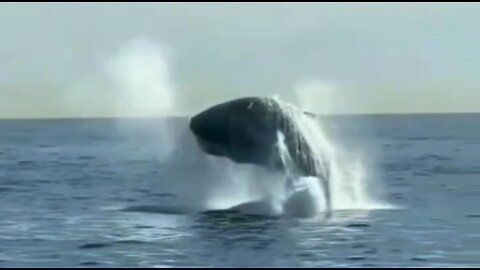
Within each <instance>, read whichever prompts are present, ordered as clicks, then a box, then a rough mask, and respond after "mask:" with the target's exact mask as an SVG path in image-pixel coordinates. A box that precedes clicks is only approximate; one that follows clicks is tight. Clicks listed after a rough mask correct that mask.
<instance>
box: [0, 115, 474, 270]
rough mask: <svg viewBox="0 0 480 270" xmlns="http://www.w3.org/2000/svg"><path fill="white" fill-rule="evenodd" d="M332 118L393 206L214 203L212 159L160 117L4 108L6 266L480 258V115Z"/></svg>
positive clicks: (460, 262) (1, 247) (1, 210)
mask: <svg viewBox="0 0 480 270" xmlns="http://www.w3.org/2000/svg"><path fill="white" fill-rule="evenodd" d="M185 120H186V119H183V118H172V119H169V121H170V122H169V123H172V125H178V126H182V125H184V123H185ZM162 121H163V120H162ZM325 121H326V122H328V124H327V125H328V126H329V129H330V130H334V132H332V134H335V136H337V138H341V139H338V142H337V143H339V144H341V143H342V142H345V145H347V144H349V143H352V144H355V145H357V146H360V148H358V149H362V150H361V151H362V153H363V157H365V158H369V157H371V164H373V165H372V166H371V167H367V168H372V173H371V174H369V172H368V171H367V178H368V177H369V176H370V175H371V177H372V178H375V182H373V183H375V186H373V187H370V188H371V189H377V190H381V194H380V195H381V200H382V203H384V204H385V205H390V206H392V207H385V208H381V207H380V208H370V209H369V208H366V209H362V207H358V209H337V210H334V211H333V212H332V213H331V214H330V215H328V216H325V215H321V214H319V215H317V216H313V217H295V216H290V215H270V214H265V215H263V214H258V213H256V214H252V213H248V212H242V211H237V210H235V209H224V210H222V209H209V204H207V203H205V202H206V201H209V200H208V199H209V196H216V195H214V194H213V193H211V192H209V191H210V190H211V188H212V187H217V186H216V185H217V183H216V182H215V181H206V180H198V181H197V180H196V179H197V178H198V179H200V178H202V177H203V176H202V174H205V172H206V171H207V170H208V169H209V168H208V166H207V165H206V164H207V163H206V161H205V160H206V159H205V157H201V156H200V154H199V153H198V152H195V151H193V149H192V151H190V149H191V148H192V147H194V146H193V145H192V142H191V141H188V138H187V137H188V132H187V133H173V134H170V135H171V137H170V139H172V137H173V138H174V139H175V141H176V144H177V145H180V146H182V147H181V149H180V150H179V149H177V148H178V147H174V148H172V147H171V145H168V144H166V143H165V142H167V141H168V140H166V139H165V137H162V136H163V135H162V134H161V133H160V131H159V129H158V127H159V124H160V120H159V119H123V120H118V119H50V120H48V119H46V120H41V119H38V120H0V205H1V207H0V267H394V266H396V267H413V266H418V267H454V266H456V267H467V266H468V267H473V266H480V248H479V247H480V180H479V176H480V163H479V156H478V154H479V153H480V114H418V115H414V114H411V115H371V116H367V115H364V116H337V117H330V118H328V119H327V120H325ZM178 130H180V128H179V129H178ZM167 139H168V138H167ZM347 142H348V143H347ZM346 149H347V154H348V149H353V148H349V147H346ZM356 149H357V148H356ZM167 150H168V151H167ZM178 151H180V152H181V153H180V154H178V153H177V152H178ZM167 152H168V153H169V155H170V153H172V152H175V153H177V154H178V155H176V157H177V158H176V159H173V160H172V159H166V158H165V153H167ZM186 160H187V161H186ZM208 162H212V160H210V159H209V161H208ZM213 162H215V160H214V161H213ZM369 166H370V165H369ZM347 169H348V168H347ZM225 177H226V178H228V174H227V176H224V178H225ZM226 181H228V179H226ZM235 187H238V185H237V186H235ZM220 190H221V191H222V192H219V193H222V195H225V198H227V197H228V198H230V197H235V196H236V194H237V193H238V192H240V190H239V189H237V188H233V186H232V188H228V186H227V187H226V188H225V187H223V188H222V189H220ZM365 192H368V191H365ZM225 193H228V194H225ZM181 196H183V197H182V198H180V197H181ZM334 196H335V195H334ZM179 201H182V202H183V203H184V204H183V205H185V203H190V204H189V205H190V206H192V207H193V206H198V207H197V210H198V209H202V211H192V209H188V210H187V209H185V208H184V207H183V206H182V207H180V206H179ZM193 208H195V207H193Z"/></svg>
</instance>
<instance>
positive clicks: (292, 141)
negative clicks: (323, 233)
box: [189, 97, 330, 210]
mask: <svg viewBox="0 0 480 270" xmlns="http://www.w3.org/2000/svg"><path fill="white" fill-rule="evenodd" d="M294 113H302V114H304V115H305V116H306V117H314V115H313V114H311V113H308V112H303V111H301V110H300V109H299V108H297V107H294V106H293V105H290V104H288V105H287V104H284V103H282V102H280V101H277V100H275V99H272V98H266V97H244V98H239V99H235V100H230V101H227V102H223V103H220V104H217V105H214V106H212V107H210V108H208V109H206V110H204V111H202V112H200V113H198V114H197V115H194V116H193V117H191V118H190V123H189V127H190V130H191V131H192V133H193V134H194V135H195V137H196V140H197V142H198V144H199V145H200V147H201V148H202V150H203V151H204V152H205V153H207V154H209V155H213V156H219V157H225V158H228V159H230V160H232V161H234V162H236V163H248V164H255V165H259V166H263V167H265V168H267V169H271V170H286V166H287V165H289V166H290V167H292V166H291V165H293V169H294V172H295V175H297V176H307V177H308V176H314V177H318V178H319V179H320V181H321V182H322V185H323V189H324V193H325V194H324V195H325V200H326V203H327V210H329V209H330V187H329V186H330V185H329V183H328V171H325V170H326V168H328V166H324V164H319V162H318V158H316V157H315V156H314V151H313V149H312V146H311V145H309V144H308V142H307V140H306V138H305V135H304V134H302V132H301V131H300V129H299V128H298V123H296V122H295V117H293V114H294ZM279 132H281V134H282V135H283V138H284V144H285V145H286V147H287V150H288V154H289V156H290V158H291V163H292V164H285V161H284V160H282V157H281V155H280V151H279V149H278V133H279ZM290 169H291V168H290Z"/></svg>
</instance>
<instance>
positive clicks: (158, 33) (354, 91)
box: [0, 3, 480, 118]
mask: <svg viewBox="0 0 480 270" xmlns="http://www.w3.org/2000/svg"><path fill="white" fill-rule="evenodd" d="M479 25H480V4H476V3H469V4H466V3H465V4H457V3H452V4H445V3H426V4H418V3H409V4H392V3H388V4H377V3H372V4H365V3H361V4H353V3H350V4H347V3H323V4H319V3H317V4H313V3H304V4H294V3H291V4H287V3H276V4H267V3H245V4H240V3H228V4H227V3H225V4H205V3H203V4H192V3H170V4H168V3H130V4H128V3H76V4H75V3H51V4H47V3H35V4H31V3H30V4H26V3H15V4H5V3H1V4H0V37H1V39H0V40H1V42H0V118H2V117H75V116H79V117H85V116H111V115H117V114H119V112H118V110H116V109H114V107H115V105H114V104H113V103H115V102H114V100H117V99H116V98H117V97H116V95H117V93H116V92H115V91H112V89H109V90H106V89H107V88H109V87H112V86H111V85H110V86H109V87H107V86H106V85H107V84H106V83H105V82H106V81H108V80H109V79H108V78H106V77H108V76H106V75H105V72H102V64H101V63H104V62H105V61H107V60H108V59H110V60H108V61H114V60H112V59H116V58H115V57H116V56H118V55H119V54H121V53H120V52H119V50H120V51H121V50H122V49H121V48H123V47H125V46H128V44H129V43H131V42H132V40H135V39H137V38H139V37H140V38H142V39H144V40H149V42H150V43H154V44H158V46H159V47H161V48H164V49H165V50H164V51H163V52H164V53H165V54H166V55H167V56H168V58H167V59H168V63H169V67H168V71H165V70H164V71H161V72H164V73H165V72H167V73H168V74H169V75H168V74H167V75H168V76H167V77H169V78H170V79H168V80H170V84H171V86H170V88H171V89H174V90H171V91H174V92H175V96H176V97H177V99H178V100H181V102H180V103H181V104H182V105H181V106H177V107H176V109H175V110H176V111H175V113H177V114H178V113H179V114H185V113H194V112H196V111H198V110H200V109H202V108H204V107H206V106H208V105H211V104H213V103H214V102H217V101H220V100H225V99H228V98H234V97H239V96H243V95H274V94H279V95H280V96H281V97H283V98H284V99H287V100H290V101H292V102H297V101H298V100H301V98H300V99H297V98H296V93H297V91H298V89H299V87H302V85H303V86H304V88H305V87H307V88H308V87H310V88H315V89H314V90H311V91H313V94H312V92H310V94H308V93H307V94H305V95H306V96H304V97H303V99H307V100H309V102H310V103H313V104H315V105H314V106H312V105H310V107H311V109H312V110H315V111H317V112H322V111H323V109H324V108H326V107H328V106H330V107H329V109H328V110H329V111H334V112H338V113H390V112H394V113H396V112H402V113H405V112H478V111H480V102H479V100H480V90H479V89H478V86H479V85H480V76H479V75H478V74H480V73H479V72H480V71H479V70H480V53H479V48H480V32H479V31H480V30H479ZM125 44H127V45H125ZM162 50H163V49H162ZM106 59H107V60H106ZM127 63H129V62H128V61H127ZM141 69H142V68H141V67H140V68H138V69H135V70H139V71H138V72H139V73H141ZM125 76H129V75H125ZM161 76H163V75H161ZM110 79H111V78H110ZM117 83H118V82H117ZM315 86H318V87H315ZM317 88H318V89H317ZM139 91H141V90H139ZM317 91H318V92H317ZM307 92H308V91H307ZM302 93H303V92H302ZM159 97H160V96H159ZM159 102H161V101H159ZM120 114H121V112H120Z"/></svg>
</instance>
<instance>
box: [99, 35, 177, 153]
mask: <svg viewBox="0 0 480 270" xmlns="http://www.w3.org/2000/svg"><path fill="white" fill-rule="evenodd" d="M168 52H169V50H168V49H167V48H166V47H165V46H162V45H159V44H157V43H155V42H154V41H152V40H150V39H147V38H144V37H137V38H135V39H132V40H130V41H129V42H127V43H125V44H123V45H122V46H121V47H120V48H119V49H118V51H117V53H116V54H115V55H113V56H112V57H110V58H109V59H107V61H106V62H105V63H104V65H103V67H104V71H105V72H106V75H107V76H108V78H109V80H110V82H111V85H112V88H113V89H114V91H113V95H112V96H111V97H112V100H114V101H115V104H116V106H115V116H116V117H120V119H122V118H124V117H136V118H156V119H158V121H156V122H155V123H154V124H155V126H156V131H155V141H154V142H152V145H155V146H156V147H159V149H158V151H157V157H158V158H159V160H161V161H166V160H167V159H168V157H169V156H170V155H171V154H172V152H173V151H174V149H175V144H176V142H175V137H176V134H175V133H173V128H172V127H171V121H170V122H169V121H168V118H169V117H171V116H172V115H173V114H174V113H175V112H176V111H177V110H178V107H179V104H178V98H176V94H175V88H174V86H173V83H172V80H171V75H170V70H169V60H170V57H169V54H168ZM139 123H140V122H139ZM130 124H131V122H129V121H126V120H124V119H122V120H119V121H118V127H119V128H120V129H122V130H121V131H122V132H123V134H129V135H132V136H133V137H137V136H136V135H135V133H133V132H129V131H128V130H129V129H132V128H133V127H132V126H131V125H130ZM145 125H152V123H149V122H145ZM135 128H136V129H137V133H139V132H141V131H142V128H139V127H135ZM143 130H146V129H145V127H143ZM149 132H152V131H149ZM138 137H139V136H138Z"/></svg>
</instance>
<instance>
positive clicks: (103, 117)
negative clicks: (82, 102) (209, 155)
mask: <svg viewBox="0 0 480 270" xmlns="http://www.w3.org/2000/svg"><path fill="white" fill-rule="evenodd" d="M316 114H317V115H318V116H320V117H335V116H396V115H397V116H400V115H433V114H434V115H447V114H480V112H391V113H332V114H319V113H316ZM190 116H191V115H169V116H59V117H2V116H0V121H2V120H94V119H105V120H107V119H154V118H188V117H190Z"/></svg>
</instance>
